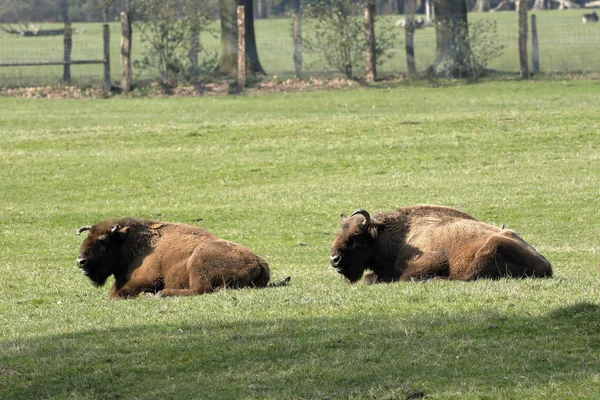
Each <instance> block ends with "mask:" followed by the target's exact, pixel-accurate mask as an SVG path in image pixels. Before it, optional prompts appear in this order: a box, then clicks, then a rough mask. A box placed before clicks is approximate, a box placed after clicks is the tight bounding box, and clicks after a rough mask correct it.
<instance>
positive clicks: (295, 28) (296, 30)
mask: <svg viewBox="0 0 600 400" xmlns="http://www.w3.org/2000/svg"><path fill="white" fill-rule="evenodd" d="M298 3H299V2H298ZM301 12H302V11H301V10H300V5H299V4H298V7H297V8H296V9H295V10H294V11H293V12H292V36H293V40H294V75H295V76H296V78H300V77H301V76H302V14H301Z"/></svg>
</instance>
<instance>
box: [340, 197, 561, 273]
mask: <svg viewBox="0 0 600 400" xmlns="http://www.w3.org/2000/svg"><path fill="white" fill-rule="evenodd" d="M330 261H331V266H332V267H334V268H336V269H337V270H338V272H339V273H340V274H342V275H343V276H345V277H346V278H347V279H348V280H349V281H350V282H356V281H358V280H359V279H360V278H361V277H362V275H363V273H364V271H365V270H371V271H373V273H372V274H369V275H367V276H366V277H365V281H366V282H367V283H374V282H392V281H397V280H411V279H429V278H434V277H439V278H445V279H460V280H465V281H467V280H473V279H478V278H500V277H515V278H516V277H551V276H552V267H551V266H550V263H549V262H548V261H547V260H546V259H545V258H544V257H543V256H542V255H541V254H539V253H538V252H537V251H535V249H534V248H533V247H531V246H530V245H529V244H527V243H526V242H525V241H524V240H523V239H521V238H520V237H519V236H518V235H517V234H516V233H515V232H513V231H511V230H506V229H502V228H498V227H495V226H493V225H489V224H486V223H484V222H481V221H477V220H476V219H475V218H473V217H472V216H470V215H468V214H466V213H464V212H462V211H459V210H456V209H454V208H450V207H442V206H430V205H417V206H412V207H399V208H397V209H396V210H395V211H393V212H386V213H381V214H376V215H374V216H373V217H371V216H370V215H369V213H368V212H366V211H364V210H358V211H355V212H354V213H352V215H351V216H350V217H349V218H346V216H344V215H343V214H342V226H341V228H340V230H339V232H338V233H337V235H336V238H335V240H334V242H333V246H332V249H331V257H330Z"/></svg>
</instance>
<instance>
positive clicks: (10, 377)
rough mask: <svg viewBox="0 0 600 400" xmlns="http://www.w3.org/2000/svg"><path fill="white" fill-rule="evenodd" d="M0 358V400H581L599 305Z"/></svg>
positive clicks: (288, 325)
mask: <svg viewBox="0 0 600 400" xmlns="http://www.w3.org/2000/svg"><path fill="white" fill-rule="evenodd" d="M0 349H1V350H2V351H1V352H0V398H2V399H5V398H6V399H32V398H67V397H72V398H106V399H109V398H115V399H116V398H127V399H131V398H144V399H146V398H165V397H166V398H177V399H181V398H194V399H197V398H226V399H233V398H273V399H275V398H277V399H281V398H330V399H333V398H377V399H379V398H386V399H395V398H404V397H405V395H406V393H407V391H409V390H410V389H418V390H420V391H422V392H424V393H425V394H426V395H428V396H431V397H433V398H452V397H456V398H482V397H483V398H485V397H492V398H494V397H514V398H520V397H521V395H524V396H522V397H537V396H539V395H543V394H546V395H552V397H554V398H556V397H557V396H558V397H561V393H562V392H561V391H562V390H564V388H565V387H570V388H572V387H577V388H579V389H578V390H581V392H573V393H571V394H572V395H574V397H586V395H591V393H593V392H588V391H589V390H594V389H593V388H594V387H595V385H596V384H597V382H596V384H594V382H593V381H594V379H596V380H597V379H598V373H599V370H598V366H599V354H600V306H598V305H595V304H589V303H583V304H576V305H572V306H568V307H564V308H559V309H555V310H552V311H550V312H549V313H547V315H545V316H542V317H533V316H527V315H523V316H519V317H514V316H506V315H504V314H502V313H498V314H494V315H489V313H487V314H485V315H484V314H482V313H478V312H477V311H473V312H472V313H469V314H468V315H424V316H417V315H410V316H402V315H400V316H398V315H389V314H384V315H379V314H375V313H374V314H361V315H352V316H346V317H339V318H314V317H310V316H307V318H306V319H293V320H290V319H284V318H282V319H277V318H275V319H270V320H263V321H260V322H254V321H251V320H244V319H240V320H239V321H237V322H220V323H216V322H211V323H203V322H202V321H193V322H189V323H187V324H184V325H154V324H148V325H145V326H132V327H131V328H127V329H123V328H119V329H115V330H101V331H100V330H99V331H96V330H90V331H86V332H81V333H72V334H66V335H61V336H48V337H41V338H37V339H30V340H18V339H13V340H8V341H6V340H5V341H4V342H2V344H1V347H0ZM563 394H564V393H563ZM564 395H565V396H566V394H564ZM566 397H568V396H566Z"/></svg>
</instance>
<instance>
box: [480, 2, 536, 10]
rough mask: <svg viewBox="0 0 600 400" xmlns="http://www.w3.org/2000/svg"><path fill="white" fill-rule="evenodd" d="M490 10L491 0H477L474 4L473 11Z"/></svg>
mask: <svg viewBox="0 0 600 400" xmlns="http://www.w3.org/2000/svg"><path fill="white" fill-rule="evenodd" d="M536 1H537V0H536ZM489 10H490V1H489V0H476V1H475V6H473V11H475V12H484V11H489Z"/></svg>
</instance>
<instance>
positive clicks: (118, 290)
mask: <svg viewBox="0 0 600 400" xmlns="http://www.w3.org/2000/svg"><path fill="white" fill-rule="evenodd" d="M83 231H90V232H89V234H88V236H87V238H86V239H85V240H84V242H83V243H82V245H81V249H80V253H79V257H77V265H78V266H79V268H81V270H82V271H83V273H84V274H85V275H86V276H87V277H88V278H90V280H91V281H92V282H93V283H94V285H96V286H102V285H104V283H105V282H106V280H107V279H108V278H109V277H110V276H111V275H114V277H115V282H114V284H113V286H112V288H111V289H110V292H109V297H110V298H112V299H117V298H127V297H135V296H137V295H138V294H140V293H142V292H151V293H155V294H156V295H158V296H178V295H179V296H191V295H195V294H202V293H208V292H214V291H216V290H218V289H221V288H229V287H231V288H242V287H245V286H251V287H265V286H267V284H268V282H269V266H268V265H267V263H266V262H265V260H263V259H262V258H260V257H258V256H256V255H254V254H253V253H252V252H251V251H250V250H248V249H247V248H245V247H243V246H240V245H237V244H234V243H231V242H228V241H226V240H221V239H219V238H218V237H216V236H214V235H213V234H211V233H209V232H207V231H206V230H204V229H202V228H199V227H196V226H190V225H184V224H171V223H164V222H156V221H146V220H141V219H135V218H123V219H120V220H118V221H115V220H107V221H101V222H98V223H97V224H95V225H94V226H82V227H81V228H79V229H78V230H77V234H78V235H79V234H81V232H83ZM288 281H289V278H287V279H285V280H284V281H282V282H280V283H278V284H272V286H279V285H285V284H286V283H287V282H288Z"/></svg>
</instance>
